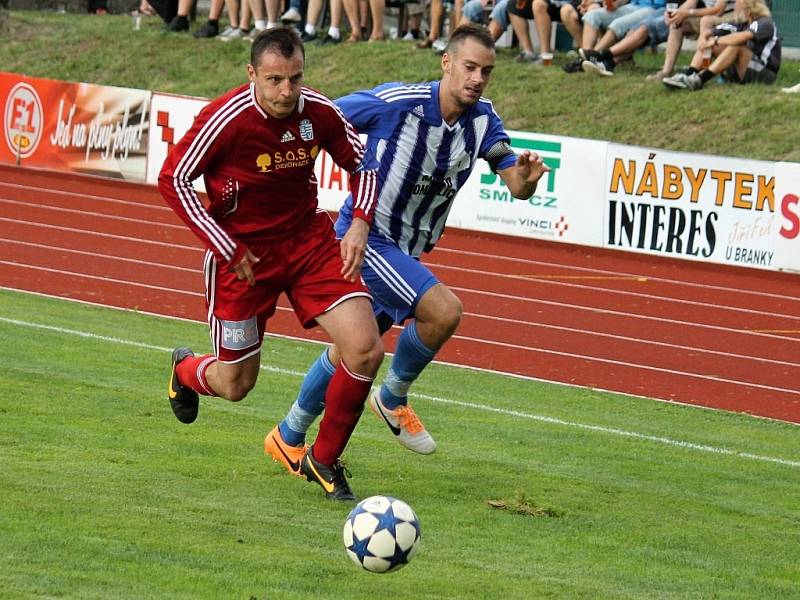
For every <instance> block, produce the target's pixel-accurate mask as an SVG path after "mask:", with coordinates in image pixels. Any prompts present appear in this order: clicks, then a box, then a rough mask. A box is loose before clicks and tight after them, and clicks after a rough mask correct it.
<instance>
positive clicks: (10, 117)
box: [3, 83, 43, 158]
mask: <svg viewBox="0 0 800 600" xmlns="http://www.w3.org/2000/svg"><path fill="white" fill-rule="evenodd" d="M4 114H5V118H4V120H3V125H4V127H3V129H4V130H5V134H6V143H7V144H8V147H9V148H10V149H11V152H12V153H13V154H14V156H17V157H19V158H27V157H29V156H30V155H31V154H33V153H34V152H35V151H36V147H37V146H38V145H39V140H40V139H41V137H42V129H43V123H42V102H41V100H39V95H38V94H37V93H36V90H34V89H33V88H32V87H31V86H30V85H28V84H27V83H18V84H17V85H15V86H14V87H13V88H12V89H11V93H10V94H9V95H8V98H7V99H6V108H5V111H4Z"/></svg>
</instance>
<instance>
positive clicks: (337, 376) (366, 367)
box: [300, 297, 383, 501]
mask: <svg viewBox="0 0 800 600" xmlns="http://www.w3.org/2000/svg"><path fill="white" fill-rule="evenodd" d="M317 322H318V323H319V324H320V326H322V328H323V329H324V330H325V331H326V332H327V333H328V335H329V336H330V337H331V339H332V340H333V341H334V343H335V344H336V345H337V346H338V347H339V350H340V352H341V360H340V361H339V365H338V366H337V367H336V370H335V371H334V373H333V376H332V377H331V379H330V382H329V383H328V388H327V391H326V393H325V412H324V413H323V415H322V420H321V421H320V424H319V432H318V433H317V437H316V439H315V440H314V443H313V445H312V446H311V447H310V448H309V449H308V450H307V451H306V453H305V455H304V456H303V459H302V461H301V463H300V472H301V473H302V474H303V475H305V476H306V478H307V479H308V480H309V481H313V482H316V483H318V484H319V485H320V486H322V488H323V489H324V490H325V494H326V495H327V496H328V497H329V498H331V499H333V500H343V501H352V500H355V499H356V497H355V495H354V494H353V492H352V490H351V489H350V486H349V484H348V483H347V479H346V478H345V471H344V467H343V465H342V462H341V460H340V457H341V455H342V454H343V453H344V449H345V447H346V446H347V442H348V441H349V440H350V436H351V435H352V434H353V431H354V430H355V428H356V424H357V423H358V420H359V418H360V417H361V413H362V412H363V411H364V403H365V402H366V399H367V396H368V395H369V392H370V389H371V388H372V382H373V380H374V378H375V373H377V371H378V368H379V367H380V364H381V361H382V360H383V344H382V343H381V339H380V336H379V335H378V327H377V325H376V323H375V319H374V318H373V315H372V305H371V303H370V301H369V299H368V298H367V297H356V298H350V299H348V300H346V301H344V302H342V303H341V304H338V305H337V306H335V307H334V308H332V309H331V310H329V311H327V312H325V313H324V314H321V315H319V316H317Z"/></svg>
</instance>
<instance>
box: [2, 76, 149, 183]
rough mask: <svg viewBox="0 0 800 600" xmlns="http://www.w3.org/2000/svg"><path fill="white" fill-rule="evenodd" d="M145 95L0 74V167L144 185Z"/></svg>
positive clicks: (108, 87) (146, 97)
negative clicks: (70, 173) (38, 169)
mask: <svg viewBox="0 0 800 600" xmlns="http://www.w3.org/2000/svg"><path fill="white" fill-rule="evenodd" d="M150 95H151V93H150V92H149V91H144V90H135V89H128V88H118V87H110V86H102V85H93V84H88V83H70V82H64V81H54V80H51V79H38V78H35V77H26V76H24V75H19V74H15V73H3V72H0V107H2V109H3V113H2V115H3V127H2V128H3V133H2V138H3V139H2V140H0V162H4V163H20V164H24V165H28V166H34V167H45V168H49V169H57V170H63V171H77V172H80V173H89V174H93V175H103V176H106V177H116V178H122V179H130V180H134V181H144V180H145V174H146V172H145V169H146V162H147V161H146V153H147V135H148V116H149V115H148V111H149V108H150Z"/></svg>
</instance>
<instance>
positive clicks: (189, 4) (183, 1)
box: [154, 0, 195, 32]
mask: <svg viewBox="0 0 800 600" xmlns="http://www.w3.org/2000/svg"><path fill="white" fill-rule="evenodd" d="M194 3H195V0H178V12H177V14H176V15H175V16H174V17H173V18H172V20H171V21H170V22H169V24H168V25H167V31H172V32H179V31H189V13H190V12H191V11H192V9H193V8H194ZM154 6H155V5H154Z"/></svg>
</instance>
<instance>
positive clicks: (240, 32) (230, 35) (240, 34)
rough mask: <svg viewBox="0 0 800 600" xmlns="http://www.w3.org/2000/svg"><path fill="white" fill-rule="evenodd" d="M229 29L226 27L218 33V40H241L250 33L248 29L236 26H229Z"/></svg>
mask: <svg viewBox="0 0 800 600" xmlns="http://www.w3.org/2000/svg"><path fill="white" fill-rule="evenodd" d="M229 29H230V31H228V30H227V29H226V30H225V31H223V32H222V33H221V34H219V39H220V41H223V42H230V41H231V40H241V39H244V38H246V37H247V36H248V35H249V34H250V30H249V29H239V28H238V27H231V28H229Z"/></svg>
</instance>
